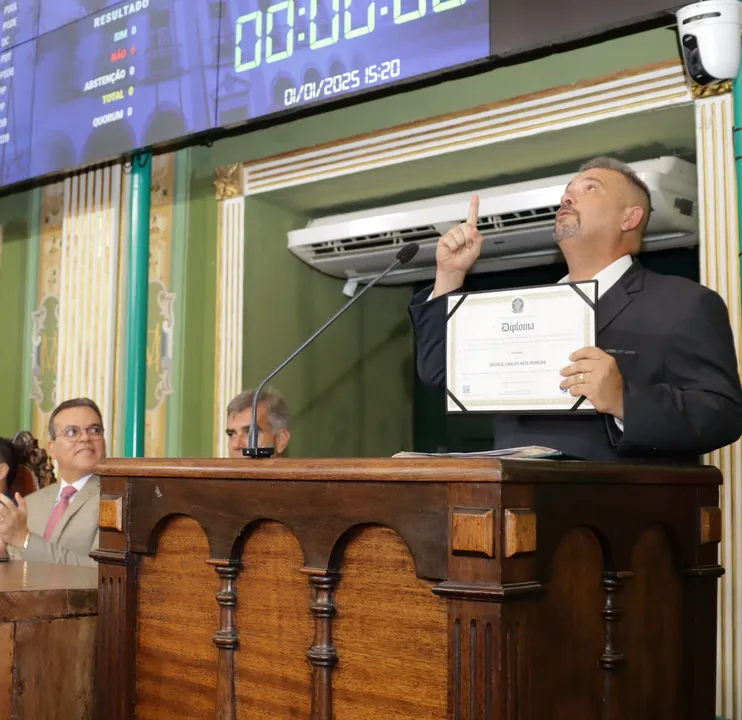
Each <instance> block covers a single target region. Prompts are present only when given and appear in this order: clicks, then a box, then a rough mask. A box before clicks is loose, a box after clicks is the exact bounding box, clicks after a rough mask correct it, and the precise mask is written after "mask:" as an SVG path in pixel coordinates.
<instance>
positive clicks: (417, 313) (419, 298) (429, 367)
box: [409, 285, 447, 387]
mask: <svg viewBox="0 0 742 720" xmlns="http://www.w3.org/2000/svg"><path fill="white" fill-rule="evenodd" d="M431 292H433V286H432V285H431V286H430V287H427V288H425V290H423V291H421V292H419V293H418V294H417V295H415V297H413V298H412V302H411V303H410V307H409V313H410V318H411V320H412V328H413V331H414V333H415V345H416V347H417V374H418V375H419V376H420V380H422V381H423V382H424V383H425V384H426V385H433V386H435V387H445V386H446V307H447V302H446V296H445V295H441V296H439V297H437V298H433V299H432V300H428V298H429V297H430V293H431Z"/></svg>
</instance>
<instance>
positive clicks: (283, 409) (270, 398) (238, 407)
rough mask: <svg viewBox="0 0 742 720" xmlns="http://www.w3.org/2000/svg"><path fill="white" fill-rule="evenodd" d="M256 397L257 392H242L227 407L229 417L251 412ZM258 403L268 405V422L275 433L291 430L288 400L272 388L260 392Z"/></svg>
mask: <svg viewBox="0 0 742 720" xmlns="http://www.w3.org/2000/svg"><path fill="white" fill-rule="evenodd" d="M254 397H255V390H245V391H244V392H241V393H240V394H239V395H237V397H235V398H233V399H232V401H231V402H230V403H229V405H227V417H230V416H232V415H236V414H237V413H241V412H244V411H245V410H250V409H251V408H252V402H253V398H254ZM258 402H259V403H267V405H268V422H269V423H270V424H271V428H272V429H273V432H274V433H275V432H278V431H279V430H281V429H282V428H286V429H288V428H289V425H290V424H291V412H290V411H289V406H288V405H287V404H286V400H284V398H283V395H281V393H280V392H278V390H276V389H274V388H270V387H268V388H263V390H262V391H261V392H260V399H259V401H258Z"/></svg>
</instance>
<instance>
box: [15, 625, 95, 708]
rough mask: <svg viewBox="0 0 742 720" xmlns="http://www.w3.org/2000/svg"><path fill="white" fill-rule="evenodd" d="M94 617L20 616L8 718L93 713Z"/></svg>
mask: <svg viewBox="0 0 742 720" xmlns="http://www.w3.org/2000/svg"><path fill="white" fill-rule="evenodd" d="M97 628H98V619H97V618H95V617H81V618H76V619H60V620H42V621H38V622H21V623H18V624H17V625H16V631H15V659H14V668H13V682H14V684H15V686H16V687H17V688H22V689H23V691H22V692H18V693H17V694H16V697H15V699H14V703H13V714H12V715H11V716H10V717H11V718H12V720H16V718H17V719H18V720H22V719H25V718H29V720H30V719H31V718H33V720H62V718H64V719H66V718H75V720H90V718H92V717H93V677H94V672H93V670H94V665H95V636H96V632H97Z"/></svg>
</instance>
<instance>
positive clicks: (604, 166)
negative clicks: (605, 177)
mask: <svg viewBox="0 0 742 720" xmlns="http://www.w3.org/2000/svg"><path fill="white" fill-rule="evenodd" d="M586 170H615V171H616V172H618V173H621V175H623V176H624V177H625V178H626V179H627V180H628V181H629V182H630V183H631V184H632V185H633V186H634V187H635V188H637V189H639V190H641V191H642V192H643V193H644V195H646V197H647V208H648V212H647V217H646V218H645V223H646V222H648V221H649V213H651V212H652V196H651V194H650V192H649V188H648V187H647V183H645V182H644V180H642V179H641V178H640V177H639V176H638V175H637V174H636V172H634V170H633V169H632V168H631V166H630V165H627V164H626V163H625V162H622V161H621V160H617V159H616V158H612V157H606V156H604V155H601V156H600V157H596V158H593V159H592V160H588V161H587V162H586V163H585V164H584V165H582V167H580V170H579V172H580V173H583V172H585V171H586Z"/></svg>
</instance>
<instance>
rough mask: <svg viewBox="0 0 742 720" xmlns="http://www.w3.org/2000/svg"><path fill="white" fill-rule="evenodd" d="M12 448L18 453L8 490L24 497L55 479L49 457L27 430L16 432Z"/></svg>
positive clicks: (53, 481)
mask: <svg viewBox="0 0 742 720" xmlns="http://www.w3.org/2000/svg"><path fill="white" fill-rule="evenodd" d="M13 448H14V449H15V451H16V453H17V455H18V472H17V474H16V477H15V480H14V481H13V483H12V485H11V487H10V488H9V489H8V490H9V492H13V493H15V492H18V493H20V494H21V496H22V497H25V496H26V495H29V494H30V493H32V492H35V491H36V490H41V489H42V488H45V487H48V486H49V485H51V484H53V483H55V482H56V481H57V479H56V477H55V476H54V467H53V466H52V461H51V458H50V457H49V455H48V454H47V452H46V450H43V449H42V448H40V447H39V443H38V440H37V439H36V438H35V437H34V436H33V435H32V434H31V433H30V432H28V430H21V431H20V432H19V433H17V434H16V436H15V437H14V438H13Z"/></svg>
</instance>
